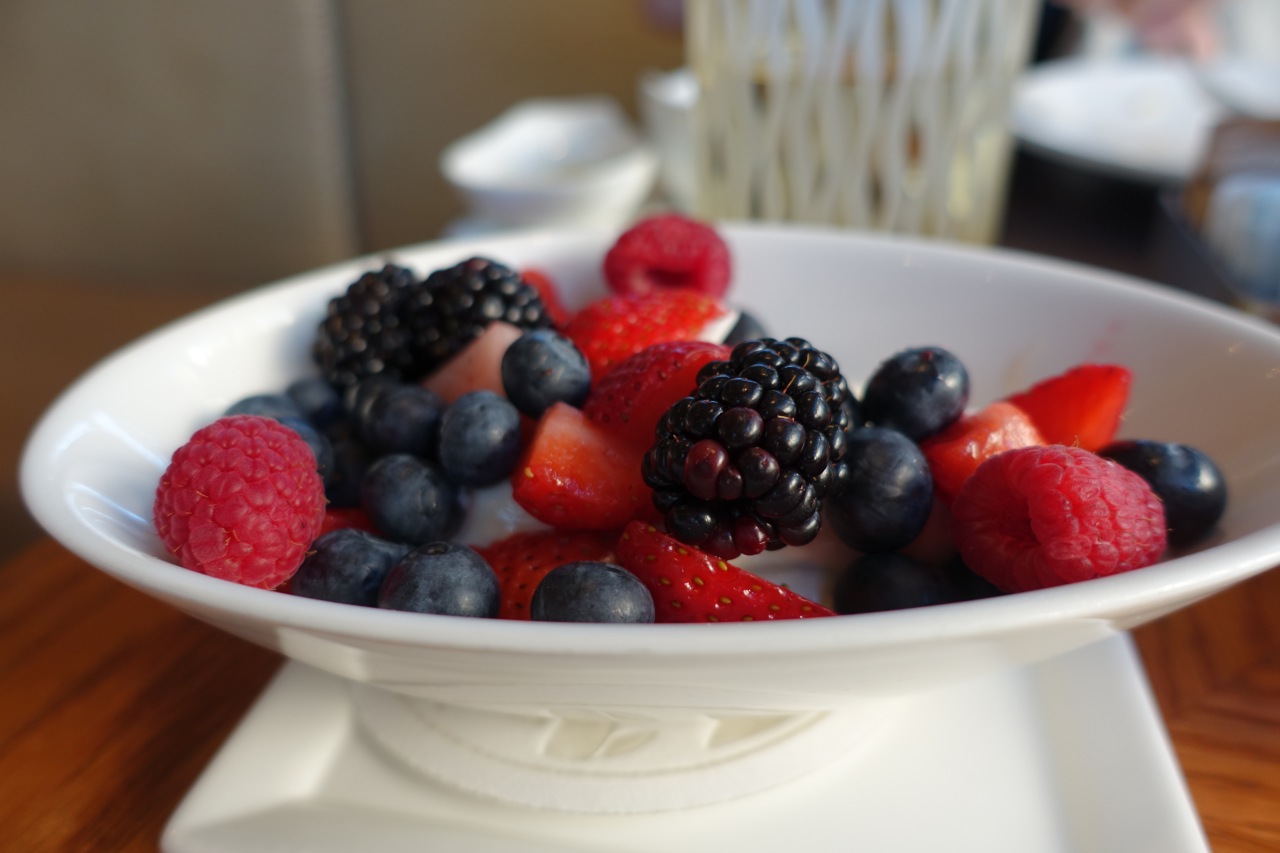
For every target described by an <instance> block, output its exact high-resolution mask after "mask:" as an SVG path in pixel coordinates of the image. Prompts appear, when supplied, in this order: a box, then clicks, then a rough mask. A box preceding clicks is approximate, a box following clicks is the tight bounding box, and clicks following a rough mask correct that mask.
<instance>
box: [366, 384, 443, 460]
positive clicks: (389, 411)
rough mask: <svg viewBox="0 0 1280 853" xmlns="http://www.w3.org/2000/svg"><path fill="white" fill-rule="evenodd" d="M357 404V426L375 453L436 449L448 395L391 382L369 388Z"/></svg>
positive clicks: (419, 453) (429, 452) (428, 453)
mask: <svg viewBox="0 0 1280 853" xmlns="http://www.w3.org/2000/svg"><path fill="white" fill-rule="evenodd" d="M368 391H369V393H368V394H367V398H366V399H364V400H362V401H361V402H360V403H359V404H358V405H357V411H356V413H355V415H354V417H355V424H356V430H357V431H358V432H359V433H360V437H361V438H362V439H363V440H364V442H365V444H367V445H368V446H369V448H370V449H371V450H373V451H374V452H375V453H379V454H385V453H412V454H413V455H415V456H431V455H432V454H433V453H434V452H435V445H436V437H437V432H438V431H439V427H440V417H441V416H442V415H443V414H444V410H445V407H446V405H447V404H446V403H445V401H444V398H443V397H441V396H440V395H439V394H437V393H436V392H435V391H431V390H429V389H427V388H423V387H422V386H421V385H416V384H413V383H400V382H389V383H382V384H380V385H377V386H374V387H372V388H370V389H368Z"/></svg>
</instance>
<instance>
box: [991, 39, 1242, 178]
mask: <svg viewBox="0 0 1280 853" xmlns="http://www.w3.org/2000/svg"><path fill="white" fill-rule="evenodd" d="M1226 113H1227V109H1226V107H1224V106H1222V105H1221V104H1219V103H1218V102H1217V101H1216V100H1215V99H1214V98H1213V97H1212V96H1211V95H1210V94H1209V93H1208V92H1207V91H1206V90H1205V89H1204V87H1203V86H1202V85H1201V83H1200V82H1199V81H1198V80H1197V78H1196V73H1195V72H1194V71H1193V70H1192V68H1191V67H1190V65H1189V64H1188V63H1186V62H1182V61H1178V60H1175V59H1168V58H1163V57H1154V56H1135V57H1129V58H1124V59H1103V58H1089V57H1073V58H1070V59H1062V60H1056V61H1053V62H1046V63H1043V64H1041V65H1038V66H1035V67H1033V68H1031V69H1030V70H1029V71H1027V72H1026V73H1025V74H1024V75H1023V77H1022V79H1021V80H1020V81H1019V82H1018V85H1017V88H1016V90H1015V92H1014V99H1013V107H1012V122H1013V129H1014V133H1015V134H1016V135H1017V137H1018V139H1019V140H1020V141H1021V142H1022V143H1024V144H1025V145H1027V146H1029V147H1030V148H1032V149H1034V150H1036V151H1039V152H1041V153H1043V154H1045V155H1047V156H1050V157H1054V158H1057V159H1060V160H1063V161H1066V162H1069V163H1071V164H1073V165H1075V166H1079V167H1081V168H1084V169H1087V170H1089V171H1093V172H1099V173H1103V174H1107V175H1112V176H1118V177H1122V178H1126V179H1128V180H1134V181H1139V182H1142V183H1154V184H1174V183H1179V182H1181V181H1185V180H1186V179H1187V178H1188V177H1190V175H1191V173H1192V171H1193V170H1194V169H1195V167H1196V165H1197V164H1198V162H1199V161H1200V158H1201V157H1202V156H1203V153H1204V149H1205V145H1206V144H1207V143H1208V139H1209V133H1210V132H1211V131H1212V129H1213V126H1214V124H1215V123H1216V122H1217V121H1218V120H1220V119H1221V118H1222V117H1223V116H1224V115H1226Z"/></svg>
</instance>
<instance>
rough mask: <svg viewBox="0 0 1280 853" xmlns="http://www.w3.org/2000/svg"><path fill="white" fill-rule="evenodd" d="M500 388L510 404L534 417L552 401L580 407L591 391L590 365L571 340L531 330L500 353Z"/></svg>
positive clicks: (555, 334) (549, 405) (552, 333)
mask: <svg viewBox="0 0 1280 853" xmlns="http://www.w3.org/2000/svg"><path fill="white" fill-rule="evenodd" d="M502 388H503V390H504V391H505V392H506V394H507V399H508V400H510V401H511V403H512V405H514V406H515V407H516V408H517V409H519V410H520V411H521V412H522V413H524V414H526V415H528V416H530V417H533V418H536V417H539V416H540V415H541V414H542V413H543V412H545V411H546V410H547V409H549V408H551V406H552V405H553V404H554V403H568V404H569V405H571V406H581V405H582V403H583V401H584V400H586V399H587V394H588V393H590V391H591V367H590V366H589V365H588V364H587V358H586V356H584V355H583V354H582V351H581V350H579V349H578V348H577V347H576V346H574V343H573V341H571V340H569V339H568V338H566V337H564V336H563V335H560V334H557V333H556V332H554V331H552V330H551V329H533V330H531V331H528V332H525V333H524V334H523V335H521V336H520V337H519V338H517V339H516V340H515V341H513V342H512V343H511V346H509V347H507V351H506V352H505V353H503V354H502Z"/></svg>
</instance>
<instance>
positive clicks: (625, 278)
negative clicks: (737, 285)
mask: <svg viewBox="0 0 1280 853" xmlns="http://www.w3.org/2000/svg"><path fill="white" fill-rule="evenodd" d="M730 273H731V263H730V255H729V247H728V246H727V245H726V244H725V242H724V239H723V238H722V237H721V236H720V234H719V233H718V232H717V231H716V230H715V229H714V228H712V227H711V226H710V225H707V224H705V223H703V222H699V221H697V220H695V219H689V218H688V217H685V216H680V215H679V214H675V213H668V214H661V215H659V216H651V217H649V218H648V219H643V220H641V221H640V222H638V223H636V224H635V225H633V226H632V227H631V228H629V229H628V230H627V231H625V232H624V233H623V234H622V235H621V236H620V237H619V238H618V239H617V241H616V242H615V243H614V244H613V246H612V247H611V248H610V249H609V251H608V252H607V253H606V254H605V257H604V277H605V280H606V281H607V282H608V283H609V287H610V288H611V289H612V290H613V291H614V292H615V293H618V294H621V295H623V296H643V295H644V294H647V293H651V292H653V291H654V290H662V289H665V288H688V289H690V290H696V291H699V292H701V293H704V294H706V295H707V296H711V297H715V298H719V297H721V296H723V295H724V294H725V291H727V290H728V289H729V278H730Z"/></svg>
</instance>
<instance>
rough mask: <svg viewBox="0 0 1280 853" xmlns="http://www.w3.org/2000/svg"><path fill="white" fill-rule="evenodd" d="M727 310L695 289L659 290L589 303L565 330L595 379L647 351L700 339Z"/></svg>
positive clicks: (565, 334) (565, 333)
mask: <svg viewBox="0 0 1280 853" xmlns="http://www.w3.org/2000/svg"><path fill="white" fill-rule="evenodd" d="M727 313H728V312H727V311H725V308H724V306H723V305H721V304H720V303H719V302H717V301H716V300H715V299H712V298H711V297H709V296H704V295H702V294H701V293H695V292H694V291H692V290H659V291H654V292H653V293H649V294H646V295H643V296H607V297H605V298H603V299H599V300H596V301H595V302H593V303H591V304H590V305H587V306H586V307H585V308H583V309H582V310H581V311H579V312H578V313H577V314H575V315H574V317H573V319H572V320H570V321H569V322H568V323H567V324H566V325H565V327H564V329H563V330H562V332H563V334H564V336H565V337H567V338H568V339H569V340H571V341H573V342H574V344H575V345H576V346H577V347H578V349H579V350H581V351H582V354H583V355H585V356H586V357H587V361H588V363H590V365H591V375H592V376H593V377H597V378H599V377H603V376H604V375H605V374H606V373H608V372H609V371H610V370H612V369H613V367H614V366H615V365H618V364H620V363H621V362H622V361H623V360H625V359H627V358H629V357H630V356H632V355H635V354H636V353H638V352H640V351H641V350H642V349H645V348H646V347H650V346H653V345H654V344H660V343H665V342H667V341H692V340H699V339H700V338H701V337H702V336H703V334H704V330H705V329H706V327H707V324H708V323H710V322H711V321H712V320H715V319H718V318H720V317H724V316H725V315H726V314H727Z"/></svg>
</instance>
